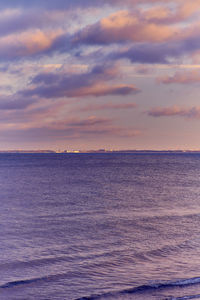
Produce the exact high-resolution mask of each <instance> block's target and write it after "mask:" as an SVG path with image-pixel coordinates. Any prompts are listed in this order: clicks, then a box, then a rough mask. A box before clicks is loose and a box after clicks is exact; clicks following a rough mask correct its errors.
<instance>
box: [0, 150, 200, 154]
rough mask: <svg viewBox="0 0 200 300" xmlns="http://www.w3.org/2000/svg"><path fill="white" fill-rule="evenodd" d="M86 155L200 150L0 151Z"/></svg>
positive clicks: (3, 151) (195, 151) (190, 151)
mask: <svg viewBox="0 0 200 300" xmlns="http://www.w3.org/2000/svg"><path fill="white" fill-rule="evenodd" d="M3 153H11V154H31V153H32V154H44V153H46V154H84V153H85V154H87V153H91V154H92V153H101V154H103V153H135V154H137V153H138V154H139V153H147V154H148V153H152V154H153V153H155V154H156V153H158V154H159V153H166V154H167V153H169V154H170V153H172V154H173V153H180V154H181V153H199V154H200V150H86V151H84V150H74V151H73V150H72V151H54V150H0V154H3Z"/></svg>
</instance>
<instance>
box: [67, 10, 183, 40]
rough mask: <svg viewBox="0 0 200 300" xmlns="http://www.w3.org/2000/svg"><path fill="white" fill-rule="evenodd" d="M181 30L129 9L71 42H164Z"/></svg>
mask: <svg viewBox="0 0 200 300" xmlns="http://www.w3.org/2000/svg"><path fill="white" fill-rule="evenodd" d="M179 31H180V30H179V29H178V28H176V27H173V26H166V25H161V24H159V25H157V24H156V23H153V22H149V21H147V20H145V19H144V18H142V17H141V16H139V15H137V14H136V13H132V12H129V11H118V12H115V13H113V14H111V15H110V16H108V17H107V18H104V19H102V20H101V21H99V22H98V23H96V24H93V25H89V26H87V27H85V28H84V29H82V30H81V31H79V32H78V33H76V34H75V35H74V36H72V39H71V43H72V44H73V45H74V46H75V45H77V44H88V45H96V44H97V45H98V44H100V45H104V44H107V45H108V44H112V43H122V42H127V41H131V42H163V41H167V40H169V39H172V38H175V36H176V37H177V34H178V32H179Z"/></svg>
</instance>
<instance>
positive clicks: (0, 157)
mask: <svg viewBox="0 0 200 300" xmlns="http://www.w3.org/2000/svg"><path fill="white" fill-rule="evenodd" d="M0 299H1V300H14V299H19V300H32V299H34V300H35V299H37V300H47V299H52V300H54V299H55V300H58V299H59V300H63V299H67V300H75V299H82V300H83V299H136V300H146V299H147V300H151V299H157V300H158V299H159V300H166V299H167V300H172V299H173V300H174V299H178V300H186V299H200V155H199V154H186V153H185V154H183V153H182V154H144V153H143V154H120V153H117V154H115V153H112V154H111V153H108V154H0Z"/></svg>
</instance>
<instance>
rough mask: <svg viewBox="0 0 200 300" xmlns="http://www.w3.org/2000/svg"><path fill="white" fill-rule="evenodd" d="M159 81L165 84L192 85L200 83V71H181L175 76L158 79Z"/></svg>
mask: <svg viewBox="0 0 200 300" xmlns="http://www.w3.org/2000/svg"><path fill="white" fill-rule="evenodd" d="M157 81H158V82H160V83H164V84H172V83H179V84H190V83H197V82H200V71H198V70H192V71H179V72H176V73H175V74H174V75H173V76H163V77H158V78H157Z"/></svg>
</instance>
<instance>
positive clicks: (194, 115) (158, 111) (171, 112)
mask: <svg viewBox="0 0 200 300" xmlns="http://www.w3.org/2000/svg"><path fill="white" fill-rule="evenodd" d="M147 113H148V115H149V116H152V117H155V118H159V117H172V116H179V117H183V118H187V119H200V107H191V108H182V107H179V106H172V107H167V108H160V107H157V108H153V109H151V110H149V111H148V112H147Z"/></svg>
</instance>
